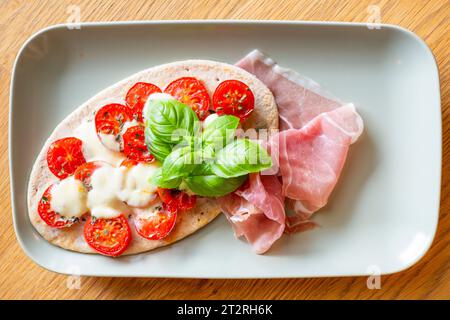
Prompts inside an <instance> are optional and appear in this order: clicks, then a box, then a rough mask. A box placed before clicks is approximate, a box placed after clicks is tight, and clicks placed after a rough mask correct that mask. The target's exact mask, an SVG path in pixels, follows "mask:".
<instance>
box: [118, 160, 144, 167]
mask: <svg viewBox="0 0 450 320" xmlns="http://www.w3.org/2000/svg"><path fill="white" fill-rule="evenodd" d="M138 164H139V161H136V160H131V159H125V160H123V161H122V163H121V164H120V166H121V167H127V168H128V169H130V168H132V167H134V166H136V165H138Z"/></svg>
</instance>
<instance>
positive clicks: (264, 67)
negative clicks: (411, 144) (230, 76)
mask: <svg viewBox="0 0 450 320" xmlns="http://www.w3.org/2000/svg"><path fill="white" fill-rule="evenodd" d="M236 65H237V66H239V67H241V68H243V69H245V70H247V71H249V72H250V73H253V74H254V75H255V76H256V77H257V78H259V79H260V80H261V81H262V82H264V83H265V84H266V85H267V87H268V88H269V89H270V90H271V91H272V93H273V95H274V97H275V100H276V102H277V106H278V112H279V117H280V132H279V133H277V134H275V135H273V136H272V137H271V138H270V139H269V141H268V144H267V148H268V151H269V152H270V153H271V156H272V160H273V162H274V168H272V170H267V171H265V172H262V173H261V174H252V175H250V179H249V185H248V186H247V187H246V188H244V189H243V188H241V189H240V190H238V191H236V192H235V193H232V194H229V195H227V196H225V197H222V198H220V199H219V203H220V204H221V206H222V209H223V210H224V212H225V214H226V216H227V218H228V220H229V221H230V222H231V224H232V226H233V228H234V230H235V234H236V236H237V237H240V236H244V237H245V238H246V239H247V240H248V241H249V242H250V243H251V244H252V246H253V248H254V250H255V251H256V252H257V253H264V252H266V251H267V250H268V249H269V248H270V247H271V246H272V244H273V243H274V242H275V241H276V240H277V239H279V238H280V237H281V235H282V233H283V232H285V233H293V232H300V231H305V230H309V229H311V228H314V227H315V226H316V224H315V223H314V222H312V221H311V220H310V218H311V215H312V214H313V213H314V212H315V211H317V210H319V209H320V208H322V207H323V206H324V205H326V203H327V201H328V198H329V196H330V194H331V192H332V191H333V189H334V187H335V185H336V183H337V180H338V178H339V176H340V173H341V171H342V168H343V165H344V163H345V160H346V158H347V153H348V149H349V146H350V144H352V143H353V142H355V141H356V140H357V139H358V137H359V136H360V135H361V133H362V131H363V122H362V119H361V117H360V116H359V115H358V113H357V112H356V110H355V107H354V106H353V104H343V103H342V102H341V101H340V100H339V99H337V98H336V97H334V96H333V95H331V94H330V93H328V92H327V91H325V90H324V89H323V88H321V87H320V85H318V84H317V83H316V82H314V81H312V80H310V79H308V78H306V77H303V76H301V75H300V74H298V73H296V72H294V71H292V70H288V69H285V68H282V67H280V66H278V65H277V64H276V63H275V62H274V61H273V60H272V59H270V58H268V57H266V56H264V55H263V54H262V53H260V52H259V51H257V50H255V51H252V52H251V53H249V54H248V55H247V56H246V57H244V58H243V59H242V60H240V61H239V62H238V63H236ZM268 173H269V174H271V175H265V174H268ZM277 173H278V176H281V179H282V184H281V183H280V181H279V177H277V176H276V174H277ZM285 204H286V207H287V208H288V209H290V210H292V211H293V212H294V213H295V214H294V215H286V213H285V209H284V205H285Z"/></svg>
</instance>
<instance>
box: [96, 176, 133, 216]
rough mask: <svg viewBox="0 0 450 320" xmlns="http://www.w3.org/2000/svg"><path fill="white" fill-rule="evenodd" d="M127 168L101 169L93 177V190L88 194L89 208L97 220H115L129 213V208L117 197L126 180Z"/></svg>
mask: <svg viewBox="0 0 450 320" xmlns="http://www.w3.org/2000/svg"><path fill="white" fill-rule="evenodd" d="M125 172H126V168H125V167H119V168H113V167H101V168H99V169H97V170H95V171H94V173H93V174H92V177H91V186H92V189H91V190H90V191H89V193H88V197H87V206H88V208H89V209H90V210H91V215H93V216H94V217H97V218H114V217H117V216H119V215H120V214H121V213H128V212H129V208H128V206H127V205H126V204H125V203H123V201H122V200H120V199H119V198H118V197H117V193H118V192H119V191H120V186H121V185H122V184H123V180H124V179H125Z"/></svg>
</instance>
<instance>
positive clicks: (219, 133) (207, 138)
mask: <svg viewBox="0 0 450 320" xmlns="http://www.w3.org/2000/svg"><path fill="white" fill-rule="evenodd" d="M238 125H239V118H238V117H235V116H231V115H224V116H220V117H218V118H216V119H215V120H213V121H212V122H211V123H209V124H208V125H207V126H206V128H205V129H204V131H203V134H202V139H203V143H204V144H205V145H208V144H213V145H214V146H215V147H216V150H220V149H222V148H223V147H224V146H225V145H226V144H227V143H228V142H230V141H232V140H233V139H234V135H235V133H236V128H237V127H238Z"/></svg>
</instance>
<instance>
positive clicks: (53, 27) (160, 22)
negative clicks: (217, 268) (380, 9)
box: [8, 19, 442, 279]
mask: <svg viewBox="0 0 450 320" xmlns="http://www.w3.org/2000/svg"><path fill="white" fill-rule="evenodd" d="M208 24H213V25H254V26H257V25H262V24H266V25H271V24H273V25H296V26H332V27H338V28H339V27H358V28H361V27H366V28H367V27H368V26H371V25H377V26H380V28H385V29H391V30H394V31H397V32H400V33H403V34H405V35H407V36H409V37H411V38H412V40H413V41H416V42H418V43H419V44H420V45H421V47H422V49H424V50H425V52H426V54H427V55H428V56H429V57H430V58H431V59H432V62H433V69H434V70H433V73H434V74H435V76H436V79H437V83H438V86H437V88H435V89H436V90H437V103H438V106H439V110H438V111H437V112H436V113H437V116H438V119H437V120H438V124H439V125H438V127H437V128H435V130H437V135H438V137H439V145H440V147H439V148H438V153H439V154H438V158H439V163H437V164H436V165H437V166H438V174H439V179H438V181H437V183H438V192H437V195H436V200H435V201H436V203H435V208H436V209H437V210H433V211H435V212H434V216H433V217H432V218H433V222H434V228H433V231H432V232H433V234H432V237H430V239H429V242H428V243H427V245H426V246H424V247H423V249H422V251H421V253H420V254H418V255H417V256H416V257H415V258H414V259H411V260H410V261H409V262H408V264H403V265H401V266H398V268H393V269H392V270H387V271H382V272H381V273H380V275H389V274H394V273H398V272H401V271H404V270H407V269H409V268H411V267H412V266H413V265H415V264H416V263H418V262H419V261H420V260H422V258H423V257H424V256H425V255H426V253H427V252H428V251H429V249H430V248H431V246H432V244H433V243H434V239H435V237H436V232H437V227H438V223H439V215H440V197H441V192H442V101H441V90H440V85H439V84H440V77H439V68H438V64H437V60H436V57H435V56H434V54H433V52H432V50H431V49H430V47H429V46H428V45H427V44H426V43H425V41H424V40H423V39H422V38H420V37H419V36H418V35H417V34H416V33H414V32H413V31H411V30H409V29H407V28H404V27H402V26H399V25H395V24H386V23H380V24H373V23H365V22H341V21H303V20H251V19H243V20H237V19H217V20H214V19H193V20H129V21H108V22H101V21H86V22H80V23H79V24H77V26H78V25H79V26H80V27H81V28H82V27H85V28H95V27H109V26H123V27H126V26H135V25H149V26H156V25H199V26H201V25H208ZM71 25H73V24H72V23H59V24H53V25H50V26H47V27H44V28H42V29H40V30H38V31H36V32H35V33H33V34H32V35H31V36H29V37H28V38H27V40H25V42H24V43H23V45H22V46H21V48H20V49H19V51H18V53H17V55H16V57H15V60H14V63H13V67H12V71H11V79H10V94H9V115H8V160H9V161H8V163H9V178H10V204H11V211H12V218H13V226H14V233H15V236H16V238H17V240H18V242H19V244H20V247H21V248H22V250H23V251H24V252H25V255H26V256H27V257H28V258H30V259H31V260H32V261H33V262H35V263H36V264H37V265H39V266H41V267H42V268H44V269H46V270H49V271H52V272H55V273H58V274H65V275H69V274H70V273H69V272H66V271H62V270H60V269H58V268H56V267H55V268H54V267H51V266H49V265H46V264H45V263H42V261H40V260H39V258H38V257H36V256H35V255H33V254H32V252H30V251H29V250H28V247H27V245H26V244H25V242H24V240H23V239H22V235H21V233H20V232H19V226H18V221H17V218H16V215H17V208H16V205H15V182H14V180H13V178H12V177H13V171H14V164H13V161H12V158H13V156H12V148H13V147H12V140H13V138H12V137H13V134H12V131H13V130H12V128H13V127H14V124H13V112H14V107H13V106H14V98H13V93H14V87H15V85H14V84H15V75H16V69H17V66H18V65H19V63H20V58H21V57H22V55H23V52H24V51H25V49H26V48H27V47H28V45H29V44H31V43H32V42H33V41H34V40H35V39H36V38H37V37H39V36H41V35H43V34H45V33H47V32H52V31H55V30H59V29H64V28H68V27H69V26H71ZM433 209H434V208H433ZM81 275H82V276H97V277H154V278H192V279H201V278H202V277H201V276H192V275H185V276H179V275H175V276H171V275H170V274H169V275H159V274H156V275H155V274H153V275H141V274H138V275H133V274H127V275H123V274H114V275H111V274H105V273H103V274H99V273H92V272H83V273H82V274H81ZM368 275H370V274H369V273H367V272H366V273H359V274H356V273H355V274H353V273H352V274H328V275H326V274H315V275H307V276H302V275H292V276H276V275H275V276H274V275H267V276H256V277H249V276H245V275H244V276H241V277H240V276H237V277H227V276H225V275H224V276H214V277H209V278H208V279H277V278H287V277H288V278H317V277H351V276H368Z"/></svg>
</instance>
